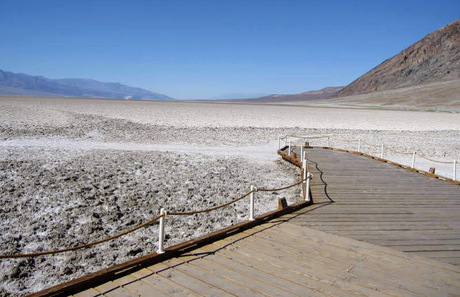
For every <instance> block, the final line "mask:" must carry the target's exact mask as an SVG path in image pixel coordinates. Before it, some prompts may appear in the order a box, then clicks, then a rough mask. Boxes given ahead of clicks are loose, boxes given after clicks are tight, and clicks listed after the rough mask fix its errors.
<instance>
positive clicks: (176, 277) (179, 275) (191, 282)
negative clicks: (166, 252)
mask: <svg viewBox="0 0 460 297" xmlns="http://www.w3.org/2000/svg"><path fill="white" fill-rule="evenodd" d="M155 266H158V267H157V268H159V267H161V266H164V267H162V268H163V269H161V270H160V271H159V272H158V275H161V276H163V277H165V278H168V279H170V280H171V281H173V282H175V283H177V284H180V285H182V286H183V287H185V288H187V289H188V290H190V291H192V292H194V293H196V294H198V295H202V296H210V295H213V296H231V294H229V293H227V292H225V291H223V290H221V289H219V288H216V287H214V286H211V285H209V284H207V283H205V282H202V281H200V280H199V279H198V278H195V277H193V276H191V275H189V274H186V273H183V272H181V271H179V270H177V269H174V268H170V267H169V266H166V265H164V264H162V263H159V264H156V265H155ZM147 269H149V268H147Z"/></svg>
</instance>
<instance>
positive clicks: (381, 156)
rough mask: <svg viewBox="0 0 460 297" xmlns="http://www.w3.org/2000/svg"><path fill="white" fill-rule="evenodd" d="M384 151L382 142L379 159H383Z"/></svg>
mask: <svg viewBox="0 0 460 297" xmlns="http://www.w3.org/2000/svg"><path fill="white" fill-rule="evenodd" d="M384 151H385V147H384V146H383V144H382V151H381V152H380V159H383V153H384Z"/></svg>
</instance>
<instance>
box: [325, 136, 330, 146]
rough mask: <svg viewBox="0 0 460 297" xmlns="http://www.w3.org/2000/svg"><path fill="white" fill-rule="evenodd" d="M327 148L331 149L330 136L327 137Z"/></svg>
mask: <svg viewBox="0 0 460 297" xmlns="http://www.w3.org/2000/svg"><path fill="white" fill-rule="evenodd" d="M326 144H327V147H330V139H329V136H328V137H327V143H326Z"/></svg>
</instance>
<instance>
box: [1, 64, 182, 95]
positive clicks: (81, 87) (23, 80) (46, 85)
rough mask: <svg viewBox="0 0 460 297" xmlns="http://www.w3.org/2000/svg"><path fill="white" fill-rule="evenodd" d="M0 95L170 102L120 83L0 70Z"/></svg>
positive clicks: (149, 92)
mask: <svg viewBox="0 0 460 297" xmlns="http://www.w3.org/2000/svg"><path fill="white" fill-rule="evenodd" d="M0 94H1V95H24V96H47V97H88V98H114V99H143V100H173V98H171V97H168V96H166V95H163V94H158V93H154V92H151V91H148V90H145V89H141V88H135V87H130V86H127V85H123V84H120V83H113V82H100V81H97V80H93V79H80V78H65V79H50V78H46V77H43V76H32V75H28V74H23V73H13V72H9V71H3V70H0Z"/></svg>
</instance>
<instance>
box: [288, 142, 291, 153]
mask: <svg viewBox="0 0 460 297" xmlns="http://www.w3.org/2000/svg"><path fill="white" fill-rule="evenodd" d="M288 155H289V156H290V155H291V141H289V151H288Z"/></svg>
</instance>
